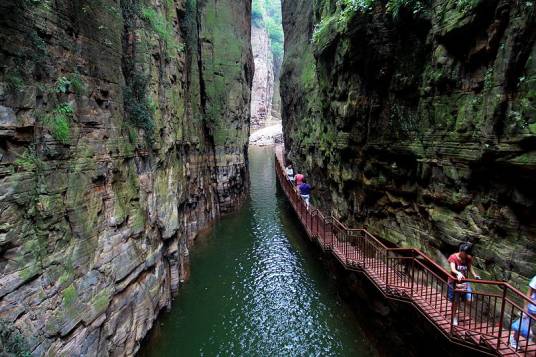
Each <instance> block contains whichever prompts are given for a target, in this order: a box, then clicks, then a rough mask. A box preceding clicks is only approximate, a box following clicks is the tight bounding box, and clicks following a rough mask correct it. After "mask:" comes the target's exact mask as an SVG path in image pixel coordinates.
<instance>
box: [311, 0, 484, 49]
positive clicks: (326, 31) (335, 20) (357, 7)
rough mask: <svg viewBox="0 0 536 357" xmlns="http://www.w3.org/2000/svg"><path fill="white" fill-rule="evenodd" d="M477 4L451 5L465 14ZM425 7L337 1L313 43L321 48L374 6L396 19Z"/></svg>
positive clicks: (415, 2)
mask: <svg viewBox="0 0 536 357" xmlns="http://www.w3.org/2000/svg"><path fill="white" fill-rule="evenodd" d="M477 3H478V0H456V1H455V2H454V3H453V4H454V6H455V7H456V8H457V9H459V10H460V11H462V12H466V11H468V10H469V9H471V8H473V7H474V6H475V5H476V4H477ZM427 5H430V1H429V0H388V1H387V2H386V3H385V2H383V1H379V0H338V1H337V7H336V10H335V12H334V13H330V14H326V13H323V14H322V16H321V19H320V22H319V23H318V24H317V25H316V26H315V31H314V33H313V43H314V44H315V45H316V46H318V47H323V45H325V42H326V40H327V39H328V38H329V37H330V35H332V34H333V33H337V32H344V31H346V28H347V26H348V23H349V21H350V20H351V19H352V18H353V17H354V16H355V15H357V14H367V13H370V12H371V11H372V10H373V9H374V8H375V7H376V6H381V7H382V9H383V10H384V11H385V12H386V13H387V14H389V15H391V16H392V17H393V18H395V19H396V18H398V17H399V16H400V14H401V13H402V12H403V11H408V12H410V13H412V14H418V13H421V12H423V11H424V10H425V9H426V6H427Z"/></svg>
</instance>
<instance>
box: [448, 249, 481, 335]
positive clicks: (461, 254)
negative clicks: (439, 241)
mask: <svg viewBox="0 0 536 357" xmlns="http://www.w3.org/2000/svg"><path fill="white" fill-rule="evenodd" d="M472 248H473V245H472V244H471V243H469V242H466V243H463V244H462V245H460V250H459V251H458V253H454V254H452V255H451V256H450V257H449V259H448V262H449V264H450V271H451V273H452V275H453V276H455V277H456V278H454V277H449V281H448V288H447V297H448V299H449V301H450V302H451V303H452V313H453V314H454V316H453V318H452V324H453V325H454V326H458V305H459V303H460V301H466V300H468V299H467V294H466V293H463V294H460V293H458V292H456V288H457V287H459V288H462V289H465V290H467V285H466V283H464V284H460V283H461V281H462V280H463V279H467V277H468V276H469V273H471V275H473V277H474V278H475V279H480V276H479V275H478V274H476V273H475V271H474V269H473V256H472V255H471V251H472Z"/></svg>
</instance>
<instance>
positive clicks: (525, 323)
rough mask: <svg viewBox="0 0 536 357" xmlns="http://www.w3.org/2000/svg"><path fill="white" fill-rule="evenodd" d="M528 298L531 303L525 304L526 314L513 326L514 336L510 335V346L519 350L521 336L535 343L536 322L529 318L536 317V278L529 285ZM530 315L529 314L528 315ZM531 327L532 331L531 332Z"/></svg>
mask: <svg viewBox="0 0 536 357" xmlns="http://www.w3.org/2000/svg"><path fill="white" fill-rule="evenodd" d="M527 297H528V298H529V300H530V301H531V302H530V303H529V302H528V301H527V302H526V303H525V313H524V314H522V315H523V316H522V317H521V318H519V319H517V320H516V321H514V323H513V324H512V334H511V335H510V346H511V347H513V348H514V349H516V350H517V348H518V343H519V334H521V335H522V336H523V337H525V338H528V339H529V341H530V342H531V343H533V342H534V329H535V326H534V325H536V321H534V319H533V318H532V317H531V316H529V315H532V316H536V276H534V277H533V278H532V280H531V281H530V283H529V289H528V290H527ZM527 313H528V314H527ZM529 326H530V330H532V331H529Z"/></svg>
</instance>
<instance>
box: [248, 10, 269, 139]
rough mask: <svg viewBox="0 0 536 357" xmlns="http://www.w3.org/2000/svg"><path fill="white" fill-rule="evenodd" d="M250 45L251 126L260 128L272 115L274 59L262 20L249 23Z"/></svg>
mask: <svg viewBox="0 0 536 357" xmlns="http://www.w3.org/2000/svg"><path fill="white" fill-rule="evenodd" d="M251 47H252V49H253V58H254V61H255V74H254V76H253V86H252V97H251V128H252V129H259V128H262V127H263V125H264V123H265V122H266V121H268V120H269V119H270V117H271V115H272V101H273V97H274V60H273V55H272V49H271V47H270V38H269V37H268V31H266V27H265V26H264V24H263V23H262V22H260V23H256V22H255V21H253V22H252V24H251Z"/></svg>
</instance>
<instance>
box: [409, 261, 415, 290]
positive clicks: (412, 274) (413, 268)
mask: <svg viewBox="0 0 536 357" xmlns="http://www.w3.org/2000/svg"><path fill="white" fill-rule="evenodd" d="M414 282H415V257H413V258H411V291H410V296H411V297H412V298H413V286H414V285H413V284H414Z"/></svg>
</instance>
